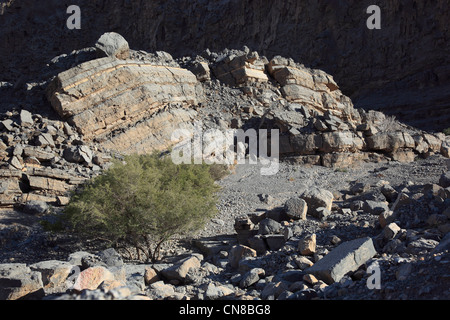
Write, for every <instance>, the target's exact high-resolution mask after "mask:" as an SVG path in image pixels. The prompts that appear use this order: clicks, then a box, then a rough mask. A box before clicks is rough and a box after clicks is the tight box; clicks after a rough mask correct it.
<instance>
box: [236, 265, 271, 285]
mask: <svg viewBox="0 0 450 320" xmlns="http://www.w3.org/2000/svg"><path fill="white" fill-rule="evenodd" d="M264 275H265V271H264V269H261V268H253V269H251V270H250V271H247V272H246V273H245V274H244V275H243V276H242V279H241V281H240V283H239V287H241V288H248V287H250V286H252V285H254V284H255V283H256V282H258V281H259V279H260V278H262V277H264Z"/></svg>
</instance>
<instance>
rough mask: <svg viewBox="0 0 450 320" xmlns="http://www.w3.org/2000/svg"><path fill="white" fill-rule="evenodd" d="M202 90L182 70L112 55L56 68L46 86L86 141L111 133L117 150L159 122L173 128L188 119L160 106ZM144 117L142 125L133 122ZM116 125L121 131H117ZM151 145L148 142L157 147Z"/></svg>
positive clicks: (186, 100) (192, 100) (183, 101)
mask: <svg viewBox="0 0 450 320" xmlns="http://www.w3.org/2000/svg"><path fill="white" fill-rule="evenodd" d="M201 94H202V92H201V87H200V86H199V83H198V82H197V79H196V77H195V76H194V74H192V73H191V72H190V71H188V70H186V69H182V68H174V67H168V66H160V65H152V64H148V63H145V62H141V61H132V60H125V61H124V60H118V59H114V58H102V59H97V60H93V61H89V62H86V63H83V64H81V65H79V66H78V67H76V68H73V69H70V70H68V71H66V72H63V73H60V74H59V75H58V77H57V78H56V79H55V80H54V81H53V83H52V84H51V85H50V87H49V99H50V101H51V103H52V105H53V107H54V108H55V110H56V111H57V112H58V113H59V114H60V116H61V117H63V118H64V119H67V121H68V122H69V123H71V124H72V125H73V126H74V127H75V128H76V129H77V131H78V132H79V133H80V134H82V135H83V137H84V138H85V139H87V140H93V139H94V138H95V139H96V140H98V141H102V140H105V139H104V138H105V137H106V136H108V135H109V134H111V133H113V132H115V133H114V138H113V140H114V141H110V142H109V144H110V143H112V144H113V145H115V149H116V150H118V151H128V150H129V149H130V146H131V145H133V143H137V142H138V141H136V138H138V139H139V140H140V142H142V140H145V139H146V138H149V136H151V135H152V134H154V133H156V132H159V131H160V130H158V129H162V128H161V126H160V123H161V122H162V121H164V122H167V123H166V124H168V125H169V123H170V128H171V129H173V128H176V127H177V125H178V123H179V122H181V121H183V120H187V119H186V116H185V115H181V117H174V116H173V113H164V112H161V111H163V109H164V108H165V107H168V105H169V104H170V105H178V106H180V107H183V106H191V105H194V104H196V103H198V102H199V101H200V99H201ZM157 113H158V114H159V115H158V116H156V117H153V116H154V115H155V114H157ZM179 113H180V114H181V113H183V112H181V111H180V112H179ZM188 118H189V116H188ZM144 120H145V124H142V123H140V124H139V125H138V126H137V127H133V126H134V125H135V124H136V123H139V122H141V121H144ZM128 127H133V129H132V130H131V131H132V133H131V134H130V136H127V133H128V131H127V128H128ZM144 127H150V129H149V130H146V129H144ZM123 129H125V130H123ZM120 130H123V131H125V133H123V132H120V133H119V132H117V131H120ZM136 131H138V132H139V133H134V132H136ZM123 134H124V135H125V136H122V135H123ZM135 134H138V137H136V136H135ZM165 138H167V137H165ZM169 138H170V135H169ZM121 140H128V142H127V145H126V146H124V145H123V143H120V141H121ZM155 140H158V137H155ZM115 141H119V142H118V143H115ZM155 144H156V143H155V142H154V143H153V144H152V145H151V147H156V148H158V147H160V146H158V145H155ZM162 145H163V146H165V145H164V143H163V144H162ZM151 147H145V146H144V147H143V148H144V149H145V150H149V149H150V148H151ZM138 150H139V148H138Z"/></svg>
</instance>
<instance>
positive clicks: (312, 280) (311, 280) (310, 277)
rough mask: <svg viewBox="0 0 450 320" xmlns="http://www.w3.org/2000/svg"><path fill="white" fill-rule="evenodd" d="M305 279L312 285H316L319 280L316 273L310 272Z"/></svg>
mask: <svg viewBox="0 0 450 320" xmlns="http://www.w3.org/2000/svg"><path fill="white" fill-rule="evenodd" d="M303 281H305V282H306V283H309V284H311V285H315V284H316V283H318V282H319V280H317V278H316V277H315V276H314V275H312V274H309V273H308V274H305V275H304V276H303Z"/></svg>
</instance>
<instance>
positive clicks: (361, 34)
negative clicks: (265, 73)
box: [0, 0, 450, 130]
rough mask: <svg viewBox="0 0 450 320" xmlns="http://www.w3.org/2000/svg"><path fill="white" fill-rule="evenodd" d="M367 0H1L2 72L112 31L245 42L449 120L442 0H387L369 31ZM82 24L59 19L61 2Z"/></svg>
mask: <svg viewBox="0 0 450 320" xmlns="http://www.w3.org/2000/svg"><path fill="white" fill-rule="evenodd" d="M373 2H374V1H373V0H363V1H360V0H347V1H344V0H342V1H339V0H329V1H325V0H319V1H316V0H314V1H286V0H275V1H263V0H257V1H252V0H222V1H218V0H217V1H216V0H212V1H205V0H197V1H191V0H168V1H162V0H160V1H142V0H140V1H137V0H123V1H112V0H103V1H99V0H89V1H88V0H81V1H76V0H73V1H70V2H67V3H66V2H65V1H60V0H46V1H45V5H44V4H42V2H38V1H33V0H9V1H1V2H0V4H1V5H2V7H0V30H1V33H0V56H1V57H2V59H1V60H0V75H1V78H0V81H7V82H10V83H17V82H19V81H22V82H24V81H25V82H28V81H36V79H39V76H40V73H41V72H42V69H43V68H44V67H45V65H46V63H48V61H49V60H51V59H52V58H53V57H55V56H57V55H60V54H61V53H63V52H64V53H69V52H70V51H72V50H75V49H81V48H85V47H88V46H91V45H92V43H94V42H95V41H96V40H97V39H98V38H99V36H100V35H101V34H103V33H105V32H117V33H120V34H121V35H122V36H124V38H125V39H127V40H128V42H129V43H130V47H133V48H136V49H142V50H146V51H155V50H164V51H167V52H169V53H171V54H172V55H173V56H181V55H184V54H192V53H193V52H196V53H200V52H202V51H203V50H205V49H206V48H209V49H211V50H214V51H220V50H222V49H224V48H230V49H231V48H237V49H240V48H242V47H243V46H244V45H246V46H248V47H249V48H250V49H251V50H256V51H258V52H259V53H260V54H263V55H266V56H267V57H268V58H271V57H273V56H274V55H282V56H285V57H292V58H293V59H294V60H295V61H297V62H299V63H304V64H305V65H306V66H307V67H312V68H318V69H323V70H324V71H326V72H328V73H330V74H332V75H333V76H334V78H335V80H336V81H337V83H339V84H340V86H341V89H342V91H343V92H344V94H346V95H348V96H350V97H351V98H352V99H353V101H354V103H355V105H356V107H364V108H367V109H377V110H381V111H383V112H385V113H387V114H395V115H397V118H398V119H400V120H403V121H406V122H408V123H410V124H412V125H415V126H418V127H421V128H424V129H430V128H431V129H435V130H442V129H443V128H447V127H450V112H449V111H450V41H449V38H450V31H449V28H448V20H449V10H450V7H449V6H448V1H447V0H417V1H415V0H401V1H398V0H387V1H383V2H382V3H377V4H378V5H379V6H380V8H381V17H382V29H381V30H368V29H367V28H366V20H367V18H368V17H369V14H367V13H366V9H367V7H368V6H369V5H372V4H374V3H373ZM71 4H76V5H79V6H80V8H81V30H69V29H67V28H66V20H67V18H68V17H69V14H67V13H66V9H67V6H68V5H71Z"/></svg>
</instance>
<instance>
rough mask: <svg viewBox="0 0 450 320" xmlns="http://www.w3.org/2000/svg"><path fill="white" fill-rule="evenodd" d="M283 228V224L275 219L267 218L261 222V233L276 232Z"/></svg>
mask: <svg viewBox="0 0 450 320" xmlns="http://www.w3.org/2000/svg"><path fill="white" fill-rule="evenodd" d="M280 229H281V224H280V223H279V222H277V221H275V220H273V219H269V218H266V219H264V220H262V221H261V222H260V223H259V231H258V233H259V234H262V235H266V234H274V233H278V232H279V231H280Z"/></svg>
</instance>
